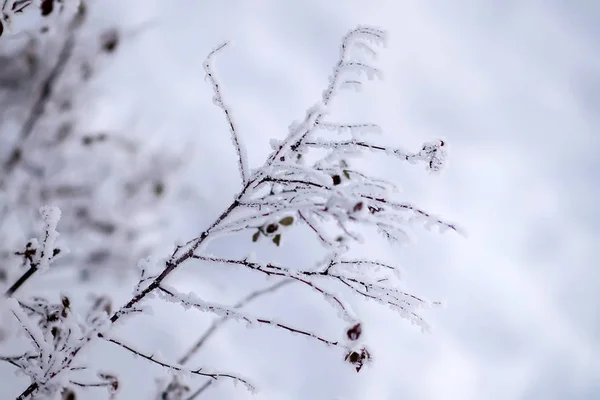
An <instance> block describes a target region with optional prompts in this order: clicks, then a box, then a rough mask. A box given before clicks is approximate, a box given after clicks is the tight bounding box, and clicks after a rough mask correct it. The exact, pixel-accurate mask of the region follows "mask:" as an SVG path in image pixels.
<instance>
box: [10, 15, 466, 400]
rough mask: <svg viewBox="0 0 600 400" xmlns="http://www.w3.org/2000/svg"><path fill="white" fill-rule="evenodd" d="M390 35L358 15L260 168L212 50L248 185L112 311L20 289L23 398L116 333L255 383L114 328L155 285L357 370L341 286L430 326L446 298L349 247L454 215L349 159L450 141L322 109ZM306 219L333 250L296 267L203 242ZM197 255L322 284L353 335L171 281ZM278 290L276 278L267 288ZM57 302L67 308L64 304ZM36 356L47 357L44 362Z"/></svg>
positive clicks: (358, 328)
mask: <svg viewBox="0 0 600 400" xmlns="http://www.w3.org/2000/svg"><path fill="white" fill-rule="evenodd" d="M384 38H385V35H384V33H383V31H381V30H379V29H375V28H368V27H358V28H357V29H354V30H352V31H350V32H349V33H348V34H347V35H346V36H345V37H344V39H343V41H342V45H341V50H340V58H339V60H338V62H337V63H336V65H335V67H334V70H333V74H332V76H331V77H330V79H329V84H328V86H327V88H326V89H325V91H324V92H323V97H322V100H321V101H320V102H318V103H317V104H315V105H313V106H312V107H310V108H309V109H308V110H307V111H306V113H305V115H304V117H303V118H302V119H301V120H300V121H297V122H294V123H292V124H291V125H290V127H289V130H288V132H287V134H285V135H284V136H283V137H282V138H281V139H278V140H272V141H271V147H272V152H271V153H270V154H269V156H268V157H267V158H266V160H265V162H264V163H263V165H262V166H259V167H258V168H256V169H254V170H252V172H250V169H249V166H248V162H247V160H246V154H245V149H244V146H243V144H242V143H241V141H240V138H239V135H238V132H237V131H236V127H235V125H234V123H233V122H232V118H231V114H230V113H231V111H230V109H229V108H228V107H227V106H225V104H224V102H223V98H222V92H221V87H220V85H219V83H218V81H217V80H216V78H215V73H214V71H213V69H212V65H211V60H212V58H213V57H214V55H215V54H216V53H217V52H218V51H220V50H221V49H222V48H223V47H224V46H225V45H221V46H219V47H217V48H216V49H215V50H214V51H212V52H211V53H210V54H209V55H208V57H207V60H206V62H205V65H204V67H205V71H206V74H207V78H208V80H209V82H210V84H211V87H212V90H213V93H214V99H215V103H216V104H217V105H218V106H219V107H220V108H221V109H222V110H223V111H224V113H225V117H226V120H227V123H228V124H229V129H230V133H231V137H232V141H233V144H234V148H235V151H236V153H237V157H238V166H239V169H240V175H241V178H242V185H241V188H240V189H239V191H238V193H237V194H236V195H235V196H234V199H233V201H232V202H231V204H229V205H228V206H227V207H225V208H224V210H223V211H222V212H221V214H220V215H219V216H218V217H217V218H216V219H215V220H214V221H213V222H212V223H211V224H210V225H208V227H206V228H205V229H204V230H203V231H202V232H201V233H200V234H199V235H198V236H196V237H195V238H193V239H190V240H188V241H187V242H185V243H184V244H180V245H177V246H176V247H175V249H174V250H173V252H172V253H171V255H170V257H168V258H166V259H164V261H162V262H160V263H153V262H150V261H149V260H145V261H142V262H140V264H139V267H140V275H139V281H138V283H137V284H136V285H135V287H134V290H133V294H132V296H131V298H130V299H129V300H128V301H127V302H125V303H124V304H123V305H122V306H121V307H119V308H118V309H117V310H116V311H114V312H112V307H110V305H109V304H108V303H107V302H104V301H100V300H98V301H96V302H95V304H94V305H93V306H92V307H91V310H90V312H89V315H88V316H87V317H86V318H80V319H79V320H78V319H76V318H75V317H74V316H73V313H72V312H70V307H69V305H68V304H63V305H62V309H61V308H60V305H54V306H50V305H45V304H42V305H41V306H40V305H39V304H26V303H24V304H25V306H21V305H19V304H18V303H17V302H14V301H13V306H12V307H13V311H14V312H15V316H17V317H18V320H19V321H20V322H21V324H22V327H23V329H24V330H25V331H26V332H27V334H28V336H29V338H30V339H31V342H32V347H33V349H34V351H33V352H31V353H30V354H28V356H27V357H25V358H23V357H21V358H14V357H5V358H4V359H3V360H4V361H6V362H9V363H11V364H12V365H15V364H16V365H18V366H19V367H22V369H24V371H25V373H27V374H28V375H29V376H30V377H31V380H32V383H31V385H30V386H29V387H28V388H27V389H26V390H25V391H24V392H23V394H22V395H21V396H20V398H23V399H24V398H26V397H28V396H30V395H32V394H34V393H38V392H40V393H42V392H43V393H44V394H45V393H50V392H52V391H54V393H56V392H57V391H58V390H60V389H63V388H64V382H67V381H70V382H79V383H81V384H84V381H82V380H78V379H75V378H73V379H71V378H70V377H69V379H68V380H67V379H66V378H64V376H65V375H63V374H70V373H72V372H73V371H77V369H78V368H80V366H78V365H77V360H78V356H79V354H80V353H81V352H82V351H83V350H84V349H86V348H87V347H88V346H89V345H90V344H91V343H92V342H94V341H96V340H98V339H102V340H106V341H109V342H111V343H113V344H115V345H118V346H120V347H122V348H124V349H126V350H127V351H129V352H130V353H133V354H135V355H137V356H140V357H141V358H143V359H145V360H147V361H149V362H152V363H154V364H157V365H160V366H162V367H165V368H169V369H172V370H174V371H179V372H188V373H191V374H193V375H200V376H206V377H210V378H211V379H217V378H230V379H232V380H234V381H240V382H242V383H244V384H248V383H247V381H246V380H244V379H242V378H238V377H237V376H236V375H235V374H220V373H213V372H208V371H206V370H204V369H202V368H200V369H195V370H189V369H186V368H184V367H182V366H180V365H176V364H172V363H169V362H166V361H163V360H162V359H161V358H160V357H158V356H155V355H153V354H147V353H145V352H143V351H141V350H138V349H137V348H136V346H134V345H129V344H126V343H125V342H124V341H122V340H118V339H115V338H113V337H111V336H110V330H111V328H112V327H113V326H114V325H115V323H117V322H122V323H124V322H126V321H127V320H129V319H131V318H132V317H133V316H134V315H136V314H138V313H142V312H144V311H146V310H147V308H148V306H147V305H146V304H144V303H145V302H146V300H148V299H150V298H153V297H154V298H158V299H159V300H166V301H169V302H174V303H176V304H179V305H181V306H183V307H185V308H193V309H196V310H199V311H202V312H207V313H210V314H215V315H217V316H219V317H221V320H220V321H224V320H225V319H237V320H238V321H242V322H245V323H247V324H249V325H270V326H273V327H275V328H277V329H282V330H285V331H289V332H293V333H297V334H300V335H303V336H306V337H307V338H309V339H312V340H317V341H320V342H322V343H325V344H327V345H331V346H333V347H334V348H337V349H338V350H342V351H343V352H344V354H345V356H344V357H345V358H344V359H345V360H346V361H348V362H349V363H350V364H352V365H353V366H354V367H355V368H356V371H357V372H358V371H360V370H361V368H362V367H363V365H365V364H366V363H367V362H369V361H370V360H371V359H372V357H371V355H370V353H369V351H368V350H367V348H366V347H365V346H364V345H362V344H361V343H359V338H360V337H361V332H362V329H363V327H362V323H361V321H360V317H359V316H357V315H355V314H354V313H353V312H352V310H351V309H350V307H349V305H348V304H347V302H346V299H345V298H346V296H345V294H347V293H352V294H354V295H357V296H359V297H362V298H365V299H370V300H375V301H377V302H380V303H382V304H384V305H387V306H388V307H390V308H392V309H393V310H395V311H396V312H398V313H399V315H400V316H401V317H403V318H406V319H408V320H409V321H411V322H412V323H413V324H416V325H418V326H419V327H420V328H421V329H422V330H424V331H426V330H428V324H427V323H426V321H425V320H424V319H423V317H422V316H421V315H420V311H421V310H422V309H424V308H427V307H431V306H435V305H437V304H439V303H437V302H430V301H427V300H425V299H424V298H422V297H421V296H417V295H414V294H412V293H409V292H406V291H404V290H403V289H401V287H400V284H399V277H398V273H397V269H396V268H395V266H393V265H391V264H388V263H385V262H381V261H378V260H370V259H369V258H366V259H362V258H361V259H355V258H350V257H349V256H348V254H347V252H348V250H349V249H350V248H351V247H352V245H353V243H355V242H360V241H362V240H363V239H362V236H361V235H360V230H362V229H363V228H365V227H374V228H376V229H377V230H378V231H379V232H380V233H381V234H382V235H383V237H385V238H388V239H390V240H404V239H405V238H406V237H407V232H406V230H407V227H406V225H407V224H408V223H410V222H411V221H415V220H417V221H419V220H420V221H423V222H424V224H425V225H426V226H429V225H435V226H438V227H439V228H440V230H444V229H450V230H454V231H457V230H458V229H457V228H456V226H455V225H454V224H452V223H448V222H445V221H444V220H443V219H441V218H439V217H437V216H434V215H433V214H431V213H429V212H426V211H424V210H423V209H421V208H420V207H417V206H415V205H411V204H408V203H405V202H402V201H399V200H395V199H393V196H392V193H391V190H392V189H393V188H394V185H393V184H392V183H389V182H385V181H384V180H382V179H380V178H379V177H377V176H371V174H369V173H368V172H366V171H362V170H360V169H359V168H356V167H353V166H351V161H350V159H351V158H352V157H356V156H361V155H363V154H364V153H365V152H371V153H375V154H387V155H390V156H392V157H395V158H398V159H400V160H403V161H408V162H410V163H414V162H423V163H424V164H425V165H426V167H427V168H428V169H429V170H430V171H438V170H440V169H441V168H442V167H443V165H444V162H445V158H446V147H447V146H446V143H445V142H444V141H441V140H438V141H433V142H430V143H425V144H424V145H423V146H422V148H421V149H420V150H419V151H418V152H415V153H409V152H405V151H403V150H401V149H399V148H397V147H387V146H382V145H378V144H376V143H372V142H371V141H370V140H366V139H365V138H364V137H363V136H364V135H366V134H370V133H377V132H379V128H378V126H377V125H375V124H346V123H337V122H332V121H327V122H324V121H322V119H323V116H324V115H326V114H328V113H329V112H330V109H329V105H330V103H331V100H332V99H333V98H334V96H335V95H337V94H338V92H339V91H341V90H342V89H344V88H345V87H346V86H360V85H361V84H362V80H361V79H362V78H363V75H364V76H366V77H367V78H369V79H371V78H377V77H379V76H380V71H379V69H378V68H377V67H376V66H373V65H371V61H370V58H372V57H373V56H374V55H375V50H374V49H373V48H372V47H371V46H372V45H373V44H381V43H382V42H383V41H384ZM358 53H360V55H357V54H358ZM332 132H336V133H337V135H338V138H336V140H331V138H330V137H328V136H329V135H331V133H332ZM339 136H341V138H340V137H339ZM301 224H306V225H307V226H308V227H309V229H310V231H312V233H314V234H315V235H316V236H317V238H318V239H319V241H320V242H321V243H322V244H323V245H324V247H325V250H326V251H327V256H326V258H325V261H323V262H321V263H318V264H317V266H316V268H307V267H303V268H300V269H297V268H291V267H289V266H285V265H279V264H277V263H273V262H261V261H257V260H255V258H254V257H252V259H250V258H249V257H247V258H244V259H233V258H230V257H229V256H228V255H225V256H213V255H210V254H208V253H207V247H208V246H209V244H210V243H211V242H212V241H213V240H215V239H216V238H221V237H227V236H230V235H232V234H234V233H237V232H240V231H246V230H248V231H249V232H251V233H252V235H251V239H252V241H253V242H257V241H258V240H265V239H267V240H269V241H270V242H272V243H273V244H274V245H276V246H281V245H282V243H284V242H283V240H284V239H283V238H284V237H286V235H287V232H288V231H289V230H291V229H295V228H296V227H297V226H298V225H301ZM40 254H46V253H40ZM190 261H194V262H202V263H206V264H210V263H216V264H225V265H231V266H236V267H240V268H245V269H247V270H249V271H252V272H255V273H259V274H262V275H266V276H275V277H278V278H283V279H285V280H287V281H291V282H298V283H299V284H302V285H303V286H305V287H307V288H310V289H312V290H314V291H315V292H317V293H318V294H319V295H320V296H321V297H322V298H323V299H324V300H325V301H326V302H328V303H330V304H331V305H332V306H333V307H334V309H335V310H336V311H337V313H338V315H339V317H340V318H341V319H342V321H343V323H344V324H346V325H347V327H346V328H345V329H344V330H345V335H342V337H341V338H331V339H329V338H325V337H323V336H321V335H319V334H317V333H314V332H311V331H309V330H307V329H304V328H302V327H294V326H290V325H287V324H285V323H282V322H279V321H276V320H274V319H272V318H268V317H263V316H261V317H257V316H254V315H252V314H250V313H247V312H244V311H242V310H240V308H241V306H243V305H244V304H245V303H247V302H248V301H250V300H251V299H252V298H253V297H252V296H250V297H248V298H246V300H244V301H242V302H240V303H238V304H237V305H234V306H229V305H224V304H219V303H216V302H212V301H210V300H208V299H206V298H205V297H204V296H205V295H204V293H188V294H184V293H180V292H178V291H177V289H176V288H175V287H173V286H171V285H168V284H167V278H168V277H169V276H171V275H172V274H173V272H174V271H176V270H179V269H180V268H181V267H182V266H183V265H185V264H188V263H189V262H190ZM282 285H283V284H282ZM332 286H337V287H339V288H340V290H342V291H341V292H339V293H338V292H335V291H333V290H332V289H331V287H332ZM272 290H275V289H268V290H265V291H264V292H262V293H268V292H270V291H272ZM258 295H259V294H256V295H255V296H258ZM63 303H64V302H63ZM67 303H68V302H67ZM40 307H41V309H40ZM57 307H58V308H57ZM60 310H63V311H64V315H63V314H62V313H61V311H60ZM65 310H66V311H65ZM55 311H58V312H59V316H58V317H57V319H58V321H59V323H58V325H56V324H54V322H55V320H52V321H50V322H49V318H47V317H46V316H47V315H50V314H51V315H55V314H53V313H54V312H55ZM27 312H29V313H30V314H32V315H31V316H29V317H28V318H29V322H28V320H27V319H26V317H27V315H26V313H27ZM109 315H110V317H109ZM33 318H35V319H37V323H38V324H37V325H35V326H33V325H32V324H31V319H33ZM221 323H222V322H221ZM213 326H216V325H213ZM34 328H35V329H34ZM54 328H57V329H59V330H60V335H59V337H58V338H55V339H54V341H50V342H49V341H48V340H47V338H49V337H50V336H49V335H48V332H50V335H52V333H51V332H52V329H54ZM211 329H212V330H211ZM211 329H209V331H207V333H206V334H205V335H203V336H202V337H201V338H200V339H199V340H198V342H197V343H196V344H195V345H194V346H193V347H192V349H191V350H190V351H189V352H188V353H186V355H184V356H183V357H182V358H181V362H180V363H181V364H183V363H185V362H187V361H189V359H190V357H191V355H192V354H193V353H194V352H195V351H196V350H197V349H198V348H199V347H200V346H202V345H203V343H204V342H205V340H206V338H207V337H208V336H209V335H210V334H212V332H214V330H215V329H216V327H215V328H214V329H213V328H211ZM30 355H33V357H30ZM58 355H60V357H59V356H58ZM37 360H41V362H43V364H42V365H43V367H44V368H43V369H42V370H41V372H40V370H39V368H38V367H39V365H38V364H37V363H38V361H37ZM36 368H37V369H36ZM208 385H209V384H204V385H203V386H202V387H201V388H200V389H198V390H197V391H196V392H195V393H194V394H192V397H191V398H193V397H195V396H197V395H198V394H199V393H201V392H202V391H204V390H205V389H206V388H207V387H208ZM92 386H93V385H92ZM169 387H170V388H171V389H169ZM169 387H167V388H166V389H165V388H164V387H163V388H161V390H163V392H162V393H163V394H165V393H166V395H165V396H163V398H168V399H169V400H172V399H178V400H181V399H183V398H184V397H183V396H184V395H185V394H186V393H187V391H188V390H185V388H183V387H182V386H181V385H179V383H178V382H176V381H175V380H173V381H171V383H170V384H169ZM166 396H168V397H166Z"/></svg>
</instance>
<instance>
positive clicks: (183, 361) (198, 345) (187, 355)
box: [160, 280, 293, 400]
mask: <svg viewBox="0 0 600 400" xmlns="http://www.w3.org/2000/svg"><path fill="white" fill-rule="evenodd" d="M292 282H293V281H291V280H282V281H280V282H277V283H276V284H274V285H270V286H267V287H265V288H263V289H260V290H256V291H254V292H252V293H250V294H248V295H247V296H246V297H244V298H243V299H241V300H240V301H238V302H237V303H235V304H234V306H233V308H235V309H238V308H242V307H244V306H245V305H247V304H248V303H250V302H251V301H253V300H255V299H257V298H259V297H261V296H264V295H266V294H269V293H273V292H274V291H276V290H278V289H280V288H282V287H284V286H286V285H289V284H290V283H292ZM227 321H229V318H227V317H222V318H219V319H217V320H215V321H214V322H213V323H212V324H211V325H210V327H209V328H208V329H207V330H206V331H205V332H204V334H203V335H202V336H200V338H199V339H198V340H197V341H196V343H194V344H193V345H192V347H191V348H190V349H189V350H188V351H187V352H186V353H185V354H184V355H183V356H182V357H181V358H180V359H179V360H178V363H179V364H181V365H184V364H186V363H187V362H188V361H189V360H190V358H191V357H192V356H193V355H194V354H196V352H197V351H198V350H200V348H201V347H202V346H203V345H204V343H206V341H207V340H208V339H209V338H210V337H211V336H212V335H213V334H214V333H215V332H216V331H217V330H218V329H219V328H220V327H221V326H223V324H225V323H226V322H227ZM213 382H214V381H213V380H209V381H207V382H205V383H204V384H203V385H202V386H200V387H199V388H198V389H197V390H196V391H195V392H194V393H192V394H191V395H190V396H189V397H188V399H187V400H192V399H194V398H196V397H197V396H199V395H200V394H201V393H202V392H204V391H205V390H206V389H208V388H209V387H210V386H211V385H212V383H213ZM174 385H175V382H174V381H173V382H171V384H169V385H168V386H167V387H166V388H165V389H164V390H163V391H162V393H161V395H160V398H162V399H166V398H167V396H168V394H169V388H170V387H172V386H174Z"/></svg>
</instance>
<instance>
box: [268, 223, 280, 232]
mask: <svg viewBox="0 0 600 400" xmlns="http://www.w3.org/2000/svg"><path fill="white" fill-rule="evenodd" d="M276 230H277V224H269V225H267V227H266V228H265V232H267V233H274V232H275V231H276Z"/></svg>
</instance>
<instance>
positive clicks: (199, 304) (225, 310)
mask: <svg viewBox="0 0 600 400" xmlns="http://www.w3.org/2000/svg"><path fill="white" fill-rule="evenodd" d="M281 276H284V275H281ZM290 278H292V279H296V280H300V281H302V280H301V279H298V278H295V277H293V276H290ZM305 283H307V284H310V283H309V282H305ZM311 286H313V285H311ZM313 288H315V289H316V290H318V291H320V292H321V293H323V295H325V296H331V297H332V298H333V299H334V301H337V302H338V303H339V306H340V308H341V309H342V310H343V311H345V312H346V313H347V310H346V308H345V307H344V305H343V304H342V303H341V302H340V301H339V300H338V299H337V298H335V296H333V295H330V294H329V293H327V292H325V291H323V290H322V289H320V288H318V287H316V286H313ZM158 290H160V291H161V292H162V293H163V294H166V295H167V296H169V297H170V298H171V300H174V301H175V302H178V303H180V304H181V305H182V306H183V307H186V308H187V307H194V308H196V309H197V310H200V311H209V312H213V313H215V314H217V315H223V314H224V317H225V318H235V319H241V320H244V321H246V322H247V323H249V324H252V323H259V324H265V325H271V326H274V327H276V328H281V329H284V330H286V331H289V332H293V333H298V334H300V335H304V336H308V337H311V338H313V339H316V340H318V341H320V342H323V343H325V344H328V345H332V346H338V345H339V343H338V342H337V341H336V342H334V341H332V340H328V339H325V338H322V337H320V336H318V335H316V334H314V333H311V332H308V331H304V330H302V329H298V328H294V327H291V326H288V325H284V324H282V323H279V322H275V321H272V320H269V319H264V318H256V317H253V316H251V315H249V314H245V313H241V312H236V311H233V310H232V308H229V307H227V306H221V305H218V304H214V303H207V302H204V301H202V300H199V299H198V300H196V299H193V298H191V297H190V296H189V295H188V298H182V296H181V295H178V294H177V293H174V292H173V290H172V289H167V288H164V287H162V286H160V287H159V288H158Z"/></svg>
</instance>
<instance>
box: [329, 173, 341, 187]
mask: <svg viewBox="0 0 600 400" xmlns="http://www.w3.org/2000/svg"><path fill="white" fill-rule="evenodd" d="M331 178H332V179H333V184H334V185H339V184H340V183H342V178H341V177H340V176H339V175H334V176H332V177H331Z"/></svg>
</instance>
